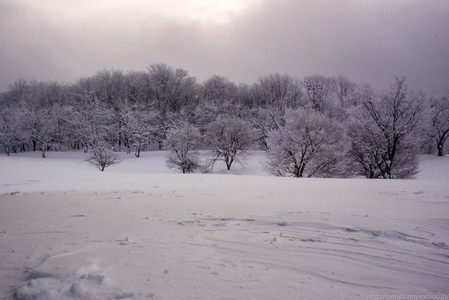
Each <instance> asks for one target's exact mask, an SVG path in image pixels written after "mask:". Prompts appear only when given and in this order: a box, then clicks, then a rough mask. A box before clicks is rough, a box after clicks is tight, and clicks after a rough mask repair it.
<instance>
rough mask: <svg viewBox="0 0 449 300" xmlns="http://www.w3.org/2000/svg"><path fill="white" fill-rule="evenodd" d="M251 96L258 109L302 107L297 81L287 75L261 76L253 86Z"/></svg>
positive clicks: (301, 96) (300, 92)
mask: <svg viewBox="0 0 449 300" xmlns="http://www.w3.org/2000/svg"><path fill="white" fill-rule="evenodd" d="M252 94H253V97H254V98H255V102H256V103H257V104H258V106H259V107H278V108H282V109H285V108H296V107H298V106H302V105H304V99H303V98H304V97H303V92H302V90H301V85H300V83H299V81H298V80H296V79H295V78H293V77H291V76H290V75H287V74H279V73H275V74H269V75H267V76H262V77H261V78H260V79H259V82H258V83H257V84H255V85H254V86H253V89H252Z"/></svg>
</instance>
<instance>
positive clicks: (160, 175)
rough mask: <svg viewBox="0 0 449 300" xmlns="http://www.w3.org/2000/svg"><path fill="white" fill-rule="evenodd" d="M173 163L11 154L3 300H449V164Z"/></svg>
mask: <svg viewBox="0 0 449 300" xmlns="http://www.w3.org/2000/svg"><path fill="white" fill-rule="evenodd" d="M166 156H167V153H166V152H148V153H143V156H142V157H140V158H135V157H134V156H133V155H132V154H130V155H126V154H123V161H122V163H121V164H120V165H117V166H113V167H110V168H108V169H107V170H106V172H100V171H98V170H97V169H94V168H93V167H90V166H88V164H87V163H86V162H85V154H84V153H62V152H61V153H54V152H50V153H48V157H47V158H46V159H42V158H40V157H39V153H25V154H17V155H13V156H11V157H6V156H0V194H1V195H0V208H1V209H0V298H1V299H5V298H6V299H8V298H15V299H366V298H369V297H373V296H372V295H448V294H449V284H448V283H449V185H448V182H449V157H448V156H446V157H433V156H422V157H420V160H421V164H420V170H421V171H420V173H419V174H418V175H417V179H416V180H366V179H294V178H279V177H272V176H267V175H268V174H266V172H265V171H264V168H263V161H264V159H265V158H264V153H262V152H254V153H252V154H251V156H250V157H249V160H248V161H247V162H246V163H245V164H243V163H242V164H237V165H235V166H233V168H234V170H232V171H231V172H227V171H225V168H224V166H217V168H216V169H215V173H218V174H188V175H183V174H177V173H176V172H174V171H172V170H169V169H168V168H167V167H166V166H165V157H166ZM370 295H371V296H370ZM371 299H373V298H371ZM379 299H380V298H379ZM390 299H391V298H390Z"/></svg>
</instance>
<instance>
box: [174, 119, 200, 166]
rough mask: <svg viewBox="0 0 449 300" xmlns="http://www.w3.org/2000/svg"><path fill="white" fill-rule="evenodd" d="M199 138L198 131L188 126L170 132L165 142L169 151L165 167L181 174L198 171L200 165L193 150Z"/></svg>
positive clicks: (184, 125)
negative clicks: (179, 171)
mask: <svg viewBox="0 0 449 300" xmlns="http://www.w3.org/2000/svg"><path fill="white" fill-rule="evenodd" d="M201 138H202V137H201V134H200V132H199V130H198V129H197V128H196V127H194V126H192V125H190V124H183V126H181V127H179V128H176V129H173V130H171V131H170V132H169V134H168V137H167V140H166V146H167V148H168V149H169V150H170V155H169V157H168V160H167V165H168V166H169V167H170V168H173V169H178V170H181V172H182V173H192V172H194V171H195V170H196V169H198V168H199V167H200V163H199V161H198V153H197V152H196V151H195V150H196V149H197V147H198V146H199V144H200V142H201Z"/></svg>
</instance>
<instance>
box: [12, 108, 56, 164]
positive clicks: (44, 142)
mask: <svg viewBox="0 0 449 300" xmlns="http://www.w3.org/2000/svg"><path fill="white" fill-rule="evenodd" d="M60 112H61V110H60V107H59V106H51V107H43V108H35V107H26V108H23V110H22V111H21V124H22V126H23V130H24V131H25V132H26V135H27V136H28V137H29V139H30V140H31V142H32V143H33V144H35V145H36V146H37V147H39V148H40V150H41V152H42V158H45V157H46V152H47V150H49V149H51V148H57V147H59V146H60V145H58V144H57V143H56V142H55V138H56V134H57V129H58V122H59V120H60V119H59V116H60Z"/></svg>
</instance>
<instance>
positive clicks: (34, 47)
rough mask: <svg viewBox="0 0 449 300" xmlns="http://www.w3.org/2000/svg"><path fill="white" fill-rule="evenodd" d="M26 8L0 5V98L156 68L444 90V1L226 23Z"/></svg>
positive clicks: (264, 9) (335, 4)
mask: <svg viewBox="0 0 449 300" xmlns="http://www.w3.org/2000/svg"><path fill="white" fill-rule="evenodd" d="M28 3H29V2H27V1H17V2H16V1H11V0H9V1H6V0H0V25H1V26H0V38H1V41H2V47H0V90H5V89H6V88H7V86H8V84H10V83H12V82H13V81H14V80H16V79H18V78H28V79H38V80H58V81H72V80H75V79H76V78H79V77H81V76H86V75H90V74H93V73H95V72H96V71H99V70H101V69H104V68H115V69H122V70H130V69H135V70H144V69H145V68H146V66H148V65H149V64H151V63H156V62H165V63H167V64H169V65H173V66H176V67H177V66H181V67H183V68H185V69H187V70H188V71H189V72H191V74H192V75H195V76H198V77H199V78H200V79H205V78H207V77H208V76H210V75H212V74H215V73H218V74H222V75H225V76H227V77H229V78H230V79H231V80H233V81H236V82H242V81H244V82H252V81H255V80H256V79H257V77H258V76H260V75H263V74H267V73H270V72H282V73H289V74H292V75H294V76H297V77H299V78H301V77H304V76H306V75H311V74H323V75H336V74H343V75H346V76H348V77H349V78H351V79H353V80H356V81H360V82H366V83H370V84H372V85H373V86H375V87H378V88H383V87H386V86H387V85H388V84H389V83H390V82H391V81H392V79H393V77H394V76H401V75H407V76H408V79H409V85H410V86H411V87H413V88H416V89H423V90H427V91H429V90H441V89H448V88H449V86H448V84H449V60H448V59H447V57H449V56H448V55H449V51H448V49H449V35H448V34H447V30H448V29H449V2H448V1H447V0H428V1H422V0H388V1H387V0H339V1H333V0H313V1H312V0H265V1H261V2H260V3H259V4H258V5H254V6H251V7H250V8H248V9H246V10H244V11H241V12H239V13H235V14H234V15H232V16H230V17H229V20H230V21H229V22H228V23H226V24H215V23H207V24H206V23H204V22H195V21H192V20H188V19H175V18H168V17H164V16H162V15H160V14H157V13H156V12H155V11H153V10H149V11H148V12H142V11H134V12H133V7H132V6H130V7H129V10H127V11H126V12H123V14H119V13H116V14H110V12H108V9H111V8H110V7H107V6H105V7H104V10H105V12H104V13H98V12H96V13H94V12H93V11H89V10H86V11H85V12H84V13H81V14H78V15H75V14H74V15H70V14H68V13H67V12H64V11H62V10H60V11H58V10H48V9H47V10H44V9H39V8H38V7H36V6H31V5H29V4H28ZM35 3H36V2H35ZM78 3H83V2H78ZM99 3H101V1H100V2H99ZM130 3H132V2H131V1H130ZM72 5H74V4H73V3H72ZM80 5H81V4H80ZM140 9H141V8H140ZM133 13H135V14H133ZM134 16H135V17H134Z"/></svg>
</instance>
